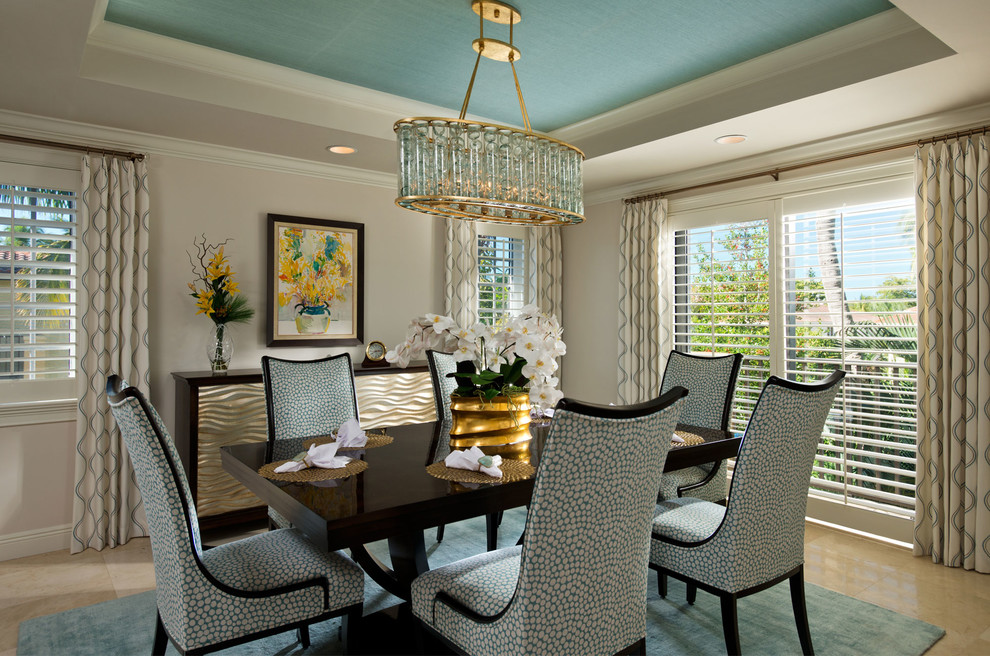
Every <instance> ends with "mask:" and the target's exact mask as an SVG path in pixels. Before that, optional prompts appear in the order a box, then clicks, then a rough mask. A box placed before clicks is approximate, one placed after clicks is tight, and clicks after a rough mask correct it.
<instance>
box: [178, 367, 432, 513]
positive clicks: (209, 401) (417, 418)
mask: <svg viewBox="0 0 990 656" xmlns="http://www.w3.org/2000/svg"><path fill="white" fill-rule="evenodd" d="M172 376H173V378H174V379H175V391H176V394H175V408H176V422H175V423H176V429H175V431H174V434H175V445H176V447H177V448H178V450H179V456H180V458H181V459H182V464H183V466H184V467H185V468H186V474H187V475H188V477H189V485H190V487H191V488H192V491H193V496H194V497H195V500H196V511H197V514H198V515H199V518H200V525H201V526H202V527H204V528H209V527H213V526H220V525H224V524H231V523H237V522H242V521H249V520H252V519H260V518H262V517H264V516H265V514H266V511H265V508H264V504H262V503H261V501H259V500H258V498H257V497H255V496H254V495H253V494H251V493H250V492H248V491H247V490H246V489H245V488H244V487H243V486H241V484H240V483H238V482H237V481H235V480H234V479H233V478H231V477H230V476H229V475H228V474H227V473H226V472H225V471H224V470H223V467H222V466H221V463H220V447H221V446H225V445H228V444H240V443H243V442H261V441H264V440H265V439H266V437H267V421H266V414H265V390H264V386H263V384H262V378H261V371H260V370H258V371H231V372H229V373H228V374H227V375H226V376H214V375H212V373H211V372H177V373H173V374H172ZM355 386H356V391H357V399H358V412H359V413H360V416H361V425H362V427H364V428H377V427H382V426H397V425H401V424H414V423H421V422H426V421H433V420H435V419H436V413H435V410H434V404H433V389H432V386H431V383H430V374H429V371H427V370H426V367H425V366H423V367H420V366H413V367H409V368H407V369H394V368H391V367H389V368H378V369H361V368H360V367H358V368H356V369H355ZM191 464H192V465H194V466H190V465H191Z"/></svg>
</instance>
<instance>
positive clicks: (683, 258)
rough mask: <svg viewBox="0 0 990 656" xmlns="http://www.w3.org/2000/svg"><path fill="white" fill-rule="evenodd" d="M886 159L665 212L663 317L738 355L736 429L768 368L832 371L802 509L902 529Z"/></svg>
mask: <svg viewBox="0 0 990 656" xmlns="http://www.w3.org/2000/svg"><path fill="white" fill-rule="evenodd" d="M897 171H898V173H899V174H898V175H897V176H893V175H884V176H883V177H879V176H878V179H876V180H873V181H857V182H852V180H854V179H855V177H854V176H853V175H852V174H850V175H848V176H847V177H846V178H845V181H844V182H843V183H842V184H835V186H833V187H830V188H827V189H821V190H818V189H814V187H813V186H809V187H807V188H804V189H800V190H797V189H794V187H793V186H792V187H791V189H789V190H787V191H785V192H778V193H779V194H780V195H778V196H776V197H773V196H770V195H769V194H767V196H765V198H767V200H764V201H757V202H734V203H733V202H724V201H723V202H721V203H715V202H711V204H710V205H705V204H703V201H698V202H697V206H696V207H694V208H690V209H687V210H682V211H681V212H680V213H677V212H675V211H674V210H671V222H672V225H673V228H674V290H673V293H674V310H673V314H674V319H673V323H674V348H675V349H677V350H681V351H686V352H692V353H729V352H741V353H743V354H744V356H745V357H744V360H743V366H742V369H741V371H740V375H739V381H738V383H737V387H736V395H735V401H734V405H733V410H732V426H731V427H732V429H733V430H737V431H741V430H743V429H744V428H745V426H746V423H747V422H748V418H749V415H750V413H751V412H752V409H753V407H754V406H755V403H756V400H757V398H758V397H759V392H760V389H761V388H762V386H763V382H764V381H765V380H766V378H767V377H768V376H769V375H770V374H775V375H778V376H782V377H786V378H789V379H791V380H798V381H808V382H811V381H817V380H820V379H822V378H824V377H825V376H826V375H827V373H828V372H830V371H831V370H833V369H835V368H843V369H845V370H846V371H847V372H848V373H847V375H846V378H845V381H844V383H843V386H842V388H841V392H840V396H839V397H837V399H836V401H835V404H834V405H833V410H832V412H831V413H830V415H829V418H828V421H827V423H826V426H825V430H824V433H823V435H822V438H821V441H820V443H819V448H818V455H817V458H816V461H815V464H814V469H813V472H812V479H811V487H810V495H811V499H810V500H809V514H810V515H812V516H815V512H817V511H813V506H814V507H815V508H818V509H819V510H821V509H824V510H823V511H822V512H823V513H825V514H826V515H828V516H823V517H821V518H822V519H826V520H828V521H833V522H837V523H843V524H846V525H849V526H853V527H855V528H860V529H861V530H867V531H869V532H874V533H881V534H886V535H890V536H891V537H896V538H897V539H901V540H904V541H908V540H910V538H909V537H908V536H910V520H911V519H913V516H914V489H915V456H916V442H917V419H916V398H917V391H916V389H917V384H916V382H917V364H916V359H917V337H918V325H917V274H916V271H917V267H916V253H915V246H914V244H915V236H914V223H915V220H914V200H913V197H912V179H911V178H910V176H908V175H903V174H901V172H902V171H903V169H897ZM812 184H813V183H812ZM795 186H796V185H795ZM791 191H800V193H793V194H791V193H790V192H791ZM729 193H732V192H729ZM735 193H736V194H737V196H736V198H737V200H740V201H745V200H746V199H745V198H741V195H740V193H739V192H735ZM726 197H729V194H726V195H724V196H722V197H720V198H719V200H721V199H722V198H726ZM813 502H814V503H813ZM833 502H834V503H833ZM816 503H817V504H818V506H815V504H816ZM834 507H841V509H842V510H840V511H835V510H834ZM875 511H880V512H882V513H883V518H881V519H877V517H878V516H877V515H876V512H875ZM835 513H837V514H835ZM854 515H855V518H854V519H850V518H852V517H853V516H854ZM902 520H903V521H902ZM876 522H880V523H881V524H884V523H885V522H888V523H889V524H884V527H883V528H877V526H876V525H875V524H876ZM888 525H889V526H891V527H893V528H892V529H891V530H888V529H887V528H886V527H887V526H888Z"/></svg>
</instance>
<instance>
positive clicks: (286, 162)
mask: <svg viewBox="0 0 990 656" xmlns="http://www.w3.org/2000/svg"><path fill="white" fill-rule="evenodd" d="M0 131H3V132H7V133H9V134H13V135H16V136H22V137H30V138H33V139H46V140H50V141H75V142H80V143H82V144H83V145H89V144H92V145H94V146H103V147H107V148H114V149H121V150H134V151H140V152H145V153H148V154H149V155H151V156H154V155H167V156H170V157H184V158H187V159H195V160H200V161H204V162H212V163H216V164H226V165H232V166H243V167H246V168H253V169H260V170H265V171H275V172H278V173H288V174H293V175H307V176H311V177H316V178H323V179H326V180H333V181H336V182H348V183H352V184H360V185H367V186H371V187H383V188H387V189H390V190H394V189H395V184H396V176H395V174H394V173H384V172H381V171H370V170H367V169H357V168H353V167H348V166H340V165H339V164H328V163H324V162H314V161H312V160H304V159H298V158H294V157H285V156H282V155H272V154H269V153H259V152H255V151H250V150H243V149H240V148H231V147H228V146H217V145H214V144H207V143H201V142H197V141H188V140H185V139H175V138H172V137H162V136H158V135H152V134H146V133H141V132H133V131H130V130H120V129H117V128H107V127H103V126H97V125H90V124H86V123H75V122H72V121H64V120H60V119H53V118H46V117H42V116H36V115H33V114H21V113H18V112H9V111H4V110H0ZM0 147H3V144H2V143H0Z"/></svg>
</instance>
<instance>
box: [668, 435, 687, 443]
mask: <svg viewBox="0 0 990 656" xmlns="http://www.w3.org/2000/svg"><path fill="white" fill-rule="evenodd" d="M670 441H671V442H676V443H677V444H684V438H683V437H681V436H680V435H678V434H677V433H674V436H673V437H671V438H670Z"/></svg>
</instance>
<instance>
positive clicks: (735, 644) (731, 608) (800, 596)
mask: <svg viewBox="0 0 990 656" xmlns="http://www.w3.org/2000/svg"><path fill="white" fill-rule="evenodd" d="M844 376H845V372H844V371H841V370H838V371H833V372H832V373H831V374H830V375H829V377H828V378H826V379H825V380H823V381H822V382H820V383H810V384H809V383H797V382H794V381H791V380H786V379H784V378H779V377H777V376H770V378H769V379H767V383H766V385H764V387H763V389H764V390H766V388H767V387H769V386H770V385H780V386H781V387H786V388H788V389H795V390H801V391H808V392H817V391H822V390H825V389H829V388H830V387H832V386H834V385H838V384H839V382H840V381H841V380H842V379H843V377H844ZM762 395H763V392H760V396H762ZM757 405H759V401H758V400H757ZM745 439H746V438H745V436H744V437H743V440H745ZM734 484H735V481H733V482H732V484H730V487H729V496H730V497H731V496H732V487H731V485H734ZM724 524H725V518H724V517H723V518H722V523H721V524H719V526H718V528H716V529H715V531H714V532H713V533H712V534H711V535H709V536H708V537H707V538H705V539H704V540H699V541H698V542H684V541H681V540H675V539H673V538H668V537H664V536H662V535H658V534H656V533H654V534H653V539H654V540H659V541H660V542H663V543H665V544H671V545H675V546H678V547H686V548H692V547H699V546H701V545H703V544H705V543H707V542H710V541H711V540H713V539H714V538H715V536H716V535H718V533H719V531H721V530H722V526H723V525H724ZM650 568H651V569H653V570H656V572H657V592H658V593H659V595H660V596H661V597H666V596H667V578H666V577H667V576H668V575H670V576H673V577H674V578H675V579H678V580H680V581H683V582H684V583H685V584H687V602H688V603H689V604H694V602H695V599H696V598H697V594H698V588H701V589H702V590H704V591H706V592H710V593H711V594H713V595H715V596H717V597H718V598H719V600H720V602H721V607H722V633H723V634H724V636H725V649H726V653H727V654H729V655H730V656H734V655H736V654H740V653H741V648H740V643H739V616H738V613H737V612H736V600H738V599H741V598H742V597H747V596H749V595H751V594H755V593H757V592H760V591H762V590H766V589H767V588H771V587H773V586H775V585H777V584H778V583H780V582H782V581H789V583H790V589H791V607H792V608H793V610H794V621H795V623H796V624H797V630H798V638H799V639H800V640H801V651H802V652H803V653H804V654H806V655H808V656H813V655H814V653H815V649H814V646H813V645H812V643H811V629H810V627H809V626H808V607H807V604H806V603H805V596H804V564H803V563H802V564H801V565H798V566H797V567H795V568H794V569H792V570H791V571H789V572H786V573H785V574H783V575H781V576H778V577H777V578H775V579H772V580H770V581H767V582H765V583H761V584H760V585H756V586H753V587H752V588H747V589H746V590H741V591H739V592H726V591H725V590H720V589H719V588H716V587H714V586H711V585H708V584H707V583H702V582H701V581H696V580H694V579H692V578H690V577H688V576H684V575H682V574H679V573H677V572H673V571H671V570H668V569H664V568H663V567H660V566H658V565H654V564H653V563H650Z"/></svg>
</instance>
